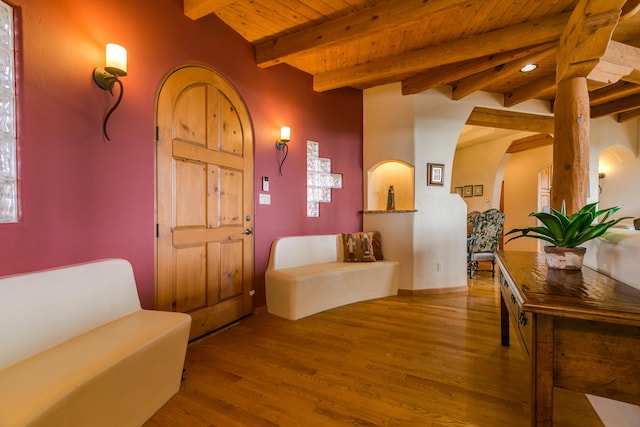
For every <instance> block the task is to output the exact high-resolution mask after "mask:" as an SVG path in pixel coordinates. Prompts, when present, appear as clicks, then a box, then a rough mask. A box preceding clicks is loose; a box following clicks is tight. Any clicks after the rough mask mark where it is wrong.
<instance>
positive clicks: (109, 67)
mask: <svg viewBox="0 0 640 427" xmlns="http://www.w3.org/2000/svg"><path fill="white" fill-rule="evenodd" d="M126 75H127V50H126V49H125V48H124V47H122V46H120V45H117V44H115V43H109V44H107V49H106V61H105V66H104V67H97V68H95V69H94V70H93V80H94V81H95V82H96V84H97V85H98V86H99V87H100V88H101V89H103V90H108V91H109V93H111V95H113V85H115V84H116V83H117V84H118V85H119V86H120V94H119V95H118V99H117V100H116V103H115V104H114V105H113V107H111V109H109V111H108V112H107V114H106V115H105V117H104V121H103V122H102V132H103V133H104V136H105V138H107V140H108V141H111V138H109V134H108V133H107V122H108V121H109V117H111V114H112V113H113V112H114V110H115V109H116V108H118V105H120V101H122V95H123V94H124V87H123V86H122V82H121V81H120V80H119V79H118V76H120V77H124V76H126Z"/></svg>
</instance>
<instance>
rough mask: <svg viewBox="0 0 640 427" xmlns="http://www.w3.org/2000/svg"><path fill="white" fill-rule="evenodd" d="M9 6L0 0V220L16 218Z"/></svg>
mask: <svg viewBox="0 0 640 427" xmlns="http://www.w3.org/2000/svg"><path fill="white" fill-rule="evenodd" d="M14 73H15V67H14V44H13V8H12V7H11V6H9V5H8V4H6V3H4V2H2V1H0V223H6V222H16V221H17V220H18V208H17V206H18V188H17V187H18V185H17V174H16V120H15V119H16V96H15V74H14Z"/></svg>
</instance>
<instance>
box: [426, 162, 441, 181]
mask: <svg viewBox="0 0 640 427" xmlns="http://www.w3.org/2000/svg"><path fill="white" fill-rule="evenodd" d="M427 185H444V165H443V164H441V163H427Z"/></svg>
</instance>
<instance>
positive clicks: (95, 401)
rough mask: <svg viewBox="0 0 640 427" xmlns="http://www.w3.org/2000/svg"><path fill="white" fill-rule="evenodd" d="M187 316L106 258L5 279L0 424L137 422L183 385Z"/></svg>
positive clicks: (0, 284) (0, 304) (0, 313)
mask: <svg viewBox="0 0 640 427" xmlns="http://www.w3.org/2000/svg"><path fill="white" fill-rule="evenodd" d="M190 324H191V317H190V316H188V315H186V314H183V313H170V312H160V311H152V310H143V309H141V307H140V300H139V298H138V293H137V289H136V284H135V280H134V276H133V271H132V269H131V265H130V264H129V263H128V262H127V261H125V260H121V259H110V260H102V261H96V262H91V263H86V264H80V265H75V266H70V267H63V268H57V269H52V270H47V271H41V272H35V273H28V274H20V275H16V276H9V277H4V278H0V426H2V427H17V426H30V427H35V426H67V427H71V426H78V427H80V426H83V427H86V426H92V427H95V426H105V427H113V426H119V427H122V426H140V425H142V424H143V423H144V422H145V421H146V420H147V419H148V418H149V417H151V416H152V415H153V414H154V413H155V412H156V411H157V410H158V409H159V408H160V407H161V406H162V405H163V404H164V403H165V402H166V401H167V400H169V398H170V397H171V396H173V395H174V394H175V393H176V392H177V391H178V389H179V388H180V381H181V377H182V368H183V365H184V358H185V353H186V348H187V340H188V336H189V327H190Z"/></svg>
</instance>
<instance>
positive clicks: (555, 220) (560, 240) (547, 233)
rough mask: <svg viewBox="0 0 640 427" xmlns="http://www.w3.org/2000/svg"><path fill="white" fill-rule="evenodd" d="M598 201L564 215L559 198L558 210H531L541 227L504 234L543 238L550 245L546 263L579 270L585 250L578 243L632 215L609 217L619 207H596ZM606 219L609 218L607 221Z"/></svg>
mask: <svg viewBox="0 0 640 427" xmlns="http://www.w3.org/2000/svg"><path fill="white" fill-rule="evenodd" d="M597 205H598V203H597V202H596V203H589V204H587V205H585V206H583V207H582V209H580V210H579V211H578V212H576V213H574V214H572V215H569V216H567V210H566V205H565V202H564V201H562V207H561V211H560V212H558V211H557V210H555V209H552V210H551V213H546V212H531V213H530V214H529V216H534V217H536V218H537V219H539V220H540V222H542V225H541V226H536V227H526V228H514V229H513V230H511V231H509V232H508V233H507V234H506V235H509V234H515V233H520V235H518V236H515V237H512V238H510V239H509V240H507V242H506V243H509V242H510V241H512V240H515V239H519V238H521V237H531V238H534V239H540V240H544V241H545V242H548V243H550V244H551V246H544V251H545V256H546V260H547V265H548V266H549V267H551V268H559V269H564V270H580V268H582V260H583V258H584V253H585V251H586V248H585V247H581V246H580V245H581V244H583V243H584V242H586V241H588V240H591V239H595V238H596V237H598V236H601V235H602V234H604V232H605V231H607V230H608V229H609V228H611V227H613V226H614V225H616V224H617V223H619V222H620V221H622V220H624V219H628V218H631V217H623V218H618V219H612V220H608V219H609V217H610V216H611V215H613V214H614V213H616V212H617V211H619V210H620V208H621V206H615V207H612V208H607V209H602V210H597ZM600 216H602V218H601V219H600V221H598V222H597V223H595V224H594V221H595V220H596V218H598V217H600ZM607 220H608V221H607Z"/></svg>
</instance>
